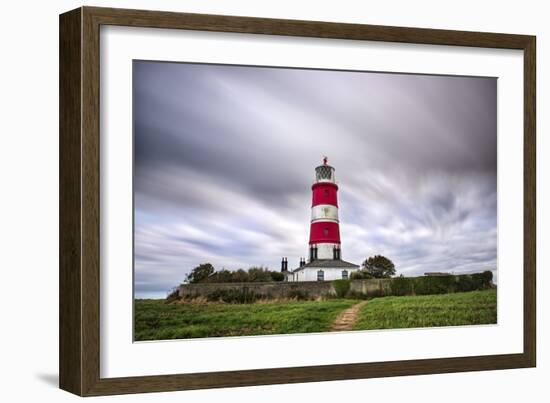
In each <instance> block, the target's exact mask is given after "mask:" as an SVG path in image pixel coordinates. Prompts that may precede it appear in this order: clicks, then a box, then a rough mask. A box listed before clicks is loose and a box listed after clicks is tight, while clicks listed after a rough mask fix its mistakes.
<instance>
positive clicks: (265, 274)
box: [248, 266, 272, 282]
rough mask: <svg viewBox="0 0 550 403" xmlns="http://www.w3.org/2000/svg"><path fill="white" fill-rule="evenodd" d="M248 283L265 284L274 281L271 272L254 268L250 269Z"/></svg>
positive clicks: (263, 268)
mask: <svg viewBox="0 0 550 403" xmlns="http://www.w3.org/2000/svg"><path fill="white" fill-rule="evenodd" d="M248 281H250V282H260V281H261V282H265V281H272V278H271V274H270V272H269V270H268V269H267V268H265V267H261V266H260V267H256V266H253V267H251V268H250V269H248Z"/></svg>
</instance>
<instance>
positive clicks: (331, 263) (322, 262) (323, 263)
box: [292, 259, 359, 273]
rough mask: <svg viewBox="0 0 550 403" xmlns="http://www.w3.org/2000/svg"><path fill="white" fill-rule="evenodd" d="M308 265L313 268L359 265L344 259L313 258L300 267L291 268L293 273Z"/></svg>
mask: <svg viewBox="0 0 550 403" xmlns="http://www.w3.org/2000/svg"><path fill="white" fill-rule="evenodd" d="M308 267H314V268H320V269H323V268H327V269H328V268H333V267H334V268H346V267H347V268H350V269H351V268H355V267H359V265H357V264H353V263H350V262H346V261H345V260H341V259H336V260H334V259H318V260H313V261H311V262H309V263H307V264H305V265H303V266H302V267H297V268H296V269H294V270H292V272H293V273H294V272H295V271H298V270H300V269H306V268H308Z"/></svg>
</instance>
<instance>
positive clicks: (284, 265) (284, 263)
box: [281, 257, 287, 272]
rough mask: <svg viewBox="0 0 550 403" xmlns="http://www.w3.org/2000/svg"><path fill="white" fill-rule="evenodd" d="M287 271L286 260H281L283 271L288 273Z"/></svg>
mask: <svg viewBox="0 0 550 403" xmlns="http://www.w3.org/2000/svg"><path fill="white" fill-rule="evenodd" d="M286 269H287V266H286V262H285V258H284V257H283V258H282V259H281V271H283V272H284V271H286Z"/></svg>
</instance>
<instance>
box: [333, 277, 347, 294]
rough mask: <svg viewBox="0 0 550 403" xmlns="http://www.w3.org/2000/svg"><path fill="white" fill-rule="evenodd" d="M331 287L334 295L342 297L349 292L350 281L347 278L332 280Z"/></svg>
mask: <svg viewBox="0 0 550 403" xmlns="http://www.w3.org/2000/svg"><path fill="white" fill-rule="evenodd" d="M332 287H333V288H334V291H336V296H337V297H338V298H344V297H345V296H346V295H347V293H348V292H349V287H350V281H349V280H334V281H333V282H332Z"/></svg>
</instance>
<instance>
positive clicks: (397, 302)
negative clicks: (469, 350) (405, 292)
mask: <svg viewBox="0 0 550 403" xmlns="http://www.w3.org/2000/svg"><path fill="white" fill-rule="evenodd" d="M496 322H497V292H496V290H485V291H472V292H462V293H456V294H443V295H423V296H414V297H385V298H377V299H374V300H372V301H370V302H369V303H368V304H367V305H365V306H364V307H363V309H362V310H361V311H360V313H359V318H358V321H357V323H356V324H355V327H354V329H355V330H369V329H397V328H410V327H434V326H459V325H480V324H490V323H496Z"/></svg>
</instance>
